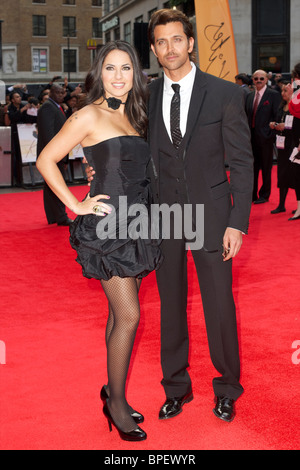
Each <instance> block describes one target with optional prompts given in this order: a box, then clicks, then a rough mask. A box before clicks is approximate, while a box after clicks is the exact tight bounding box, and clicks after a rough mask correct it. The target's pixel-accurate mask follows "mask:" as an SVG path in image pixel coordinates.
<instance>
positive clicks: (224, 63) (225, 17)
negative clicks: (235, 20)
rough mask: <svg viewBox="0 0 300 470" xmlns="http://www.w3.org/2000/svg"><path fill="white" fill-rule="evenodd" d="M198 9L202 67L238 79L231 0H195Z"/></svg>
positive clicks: (203, 69)
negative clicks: (229, 1)
mask: <svg viewBox="0 0 300 470" xmlns="http://www.w3.org/2000/svg"><path fill="white" fill-rule="evenodd" d="M195 10H196V25H197V40H198V53H199V65H200V68H201V70H202V71H203V72H207V73H210V74H211V75H215V76H216V77H219V78H224V79H225V80H228V81H231V82H235V79H234V77H235V76H236V75H237V74H238V66H237V58H236V50H235V42H234V34H233V29H232V22H231V15H230V9H229V5H228V0H195Z"/></svg>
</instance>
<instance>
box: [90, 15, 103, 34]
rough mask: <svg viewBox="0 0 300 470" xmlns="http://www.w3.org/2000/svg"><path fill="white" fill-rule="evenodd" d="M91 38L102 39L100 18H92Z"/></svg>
mask: <svg viewBox="0 0 300 470" xmlns="http://www.w3.org/2000/svg"><path fill="white" fill-rule="evenodd" d="M92 30H93V38H102V25H101V24H100V18H92Z"/></svg>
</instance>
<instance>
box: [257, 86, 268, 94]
mask: <svg viewBox="0 0 300 470" xmlns="http://www.w3.org/2000/svg"><path fill="white" fill-rule="evenodd" d="M266 89H267V85H265V86H264V87H263V88H262V89H261V90H260V91H258V92H257V93H258V94H259V96H260V97H262V95H263V94H264V92H265V91H266Z"/></svg>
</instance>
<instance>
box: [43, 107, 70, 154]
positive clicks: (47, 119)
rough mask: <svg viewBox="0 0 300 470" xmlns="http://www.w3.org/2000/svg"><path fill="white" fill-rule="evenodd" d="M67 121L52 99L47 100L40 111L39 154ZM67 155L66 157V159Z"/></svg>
mask: <svg viewBox="0 0 300 470" xmlns="http://www.w3.org/2000/svg"><path fill="white" fill-rule="evenodd" d="M65 122H66V116H65V115H64V114H63V113H62V111H61V110H60V109H59V108H58V107H57V105H56V104H55V103H54V102H53V101H52V100H50V99H49V100H47V101H46V102H45V103H44V104H43V105H42V106H41V107H40V109H39V111H38V118H37V128H38V141H37V154H38V155H39V154H40V153H41V151H42V150H43V148H44V147H45V146H46V145H47V144H48V143H49V142H50V140H52V139H53V137H54V136H55V135H56V134H57V133H58V132H59V131H60V129H61V128H62V127H63V125H64V123H65ZM66 158H67V157H65V159H66Z"/></svg>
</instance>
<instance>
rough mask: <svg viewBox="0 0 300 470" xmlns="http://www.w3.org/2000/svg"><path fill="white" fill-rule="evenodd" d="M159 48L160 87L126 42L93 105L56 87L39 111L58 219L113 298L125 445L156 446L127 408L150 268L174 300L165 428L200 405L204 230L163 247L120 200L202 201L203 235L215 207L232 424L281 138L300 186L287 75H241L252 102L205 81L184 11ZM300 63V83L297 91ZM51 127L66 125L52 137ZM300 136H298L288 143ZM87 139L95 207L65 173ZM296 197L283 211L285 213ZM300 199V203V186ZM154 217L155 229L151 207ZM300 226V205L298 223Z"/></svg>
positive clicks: (155, 40)
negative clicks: (197, 364) (192, 275)
mask: <svg viewBox="0 0 300 470" xmlns="http://www.w3.org/2000/svg"><path fill="white" fill-rule="evenodd" d="M149 42H150V45H151V50H152V52H153V54H154V55H155V56H156V58H157V60H158V62H159V64H160V65H161V66H162V68H163V71H164V75H163V77H162V78H158V79H155V80H153V81H151V83H150V85H149V86H148V85H147V83H146V80H145V77H144V74H143V71H142V69H141V67H140V65H139V59H138V56H137V52H136V50H135V49H134V48H133V47H132V46H130V45H129V44H128V43H127V42H125V41H120V40H119V41H113V42H110V43H108V44H106V45H105V46H104V47H103V48H101V50H100V51H99V54H98V55H97V57H96V59H95V62H94V64H93V65H92V67H91V70H90V71H89V73H88V74H87V77H86V81H85V92H86V96H85V103H84V106H83V107H81V108H80V109H78V110H76V112H74V113H71V115H70V117H69V118H68V119H67V116H66V113H65V111H64V110H63V109H62V104H63V101H64V98H65V97H64V95H65V88H64V87H62V86H61V85H58V84H52V86H51V88H50V92H49V96H48V99H47V100H46V103H45V104H42V105H41V106H40V108H39V110H38V113H37V125H38V133H39V142H38V158H37V168H38V170H39V171H40V172H41V174H42V175H43V177H44V179H45V189H44V195H46V203H47V204H48V205H49V208H50V209H49V212H47V218H48V223H55V222H56V223H58V225H70V243H71V246H72V248H74V250H76V253H77V262H78V263H79V264H80V265H81V267H82V272H83V275H84V276H85V277H87V278H94V279H98V280H100V282H101V285H102V288H103V290H104V293H105V295H106V297H107V300H108V320H107V327H106V337H105V342H106V347H107V383H106V384H105V385H104V386H103V387H102V388H101V392H100V397H101V399H102V401H103V414H104V417H105V418H106V419H107V421H108V424H109V429H110V430H112V426H114V427H115V428H116V429H117V431H118V432H119V435H120V437H121V438H122V439H124V440H129V441H143V440H145V439H146V438H147V435H146V433H145V431H144V430H143V429H141V428H140V427H139V424H140V423H142V422H143V421H144V416H143V415H142V414H141V413H140V412H137V411H136V410H135V409H134V408H132V407H131V406H130V405H129V403H128V401H127V398H126V382H127V375H128V370H129V364H130V360H131V353H132V349H133V345H134V341H135V336H136V331H137V328H138V324H139V316H140V305H139V298H138V293H139V288H140V285H141V281H142V279H143V278H144V277H145V276H147V275H148V274H149V273H150V272H151V271H156V278H157V285H158V291H159V296H160V301H161V367H162V381H161V384H162V386H163V388H164V392H165V395H166V397H165V402H164V403H163V405H162V406H161V408H160V410H159V414H158V417H159V419H161V420H166V419H171V418H174V417H176V416H177V415H178V414H179V413H181V412H182V411H183V406H184V405H186V404H188V403H190V402H191V401H192V400H193V396H194V390H193V384H192V381H191V377H190V375H189V371H188V369H189V363H188V357H189V332H188V324H187V293H188V277H187V252H188V249H189V246H191V244H192V242H193V239H194V237H195V233H196V235H197V230H196V232H193V233H187V232H185V230H184V229H185V224H184V223H181V224H180V226H181V233H180V237H179V236H178V233H177V232H176V233H175V228H174V227H172V228H171V230H170V233H169V235H168V236H167V237H164V236H162V237H161V238H160V237H158V238H155V239H153V238H152V237H151V236H150V237H149V233H148V236H145V234H144V235H143V236H131V235H132V232H130V230H129V228H131V229H132V227H129V225H130V222H131V221H132V218H131V219H130V218H128V219H127V217H126V219H125V220H126V227H124V226H121V222H122V221H123V216H124V214H123V213H122V210H124V209H123V207H122V206H121V203H120V197H121V196H126V198H127V200H128V205H129V206H130V205H132V206H133V205H135V204H143V206H144V207H146V208H149V207H150V205H151V203H152V202H155V203H158V204H161V205H168V206H169V207H173V205H178V206H179V207H180V208H181V209H182V211H181V212H180V213H181V217H185V207H186V205H189V206H190V205H191V206H192V208H193V211H195V212H193V214H191V217H192V220H191V221H190V222H193V226H194V225H195V226H196V228H197V226H198V225H197V216H198V212H197V208H198V206H199V205H204V214H203V219H202V225H201V226H203V230H204V231H203V243H202V246H201V247H200V248H198V249H194V250H192V249H191V252H192V257H193V261H194V264H195V268H196V271H197V277H198V281H199V287H200V290H201V296H202V303H203V311H204V316H205V324H206V329H207V336H208V343H209V351H210V355H211V360H212V363H213V365H214V367H215V369H216V371H217V374H216V377H214V378H213V380H212V388H213V392H214V396H215V407H214V408H213V413H214V414H215V416H216V417H217V418H219V419H221V420H223V421H226V422H231V421H232V420H233V419H234V417H235V413H236V410H235V403H236V401H237V400H238V398H239V397H240V396H241V394H242V393H243V391H244V389H243V386H242V384H241V383H240V356H239V341H238V334H237V324H236V309H235V302H234V297H233V292H232V260H233V258H234V257H235V256H236V255H238V253H239V250H240V248H241V246H242V240H243V236H244V235H245V234H247V232H248V224H249V216H250V210H251V205H252V203H253V204H262V203H266V202H268V200H269V197H270V191H271V170H272V164H273V154H274V139H275V136H276V135H277V136H278V138H277V139H276V143H277V149H278V162H279V165H278V182H279V183H278V185H279V188H283V189H284V190H285V192H286V191H287V189H288V188H289V187H294V186H292V184H294V183H290V182H289V181H290V180H289V179H287V178H286V177H285V176H284V177H283V176H282V173H283V172H284V164H285V163H286V161H285V163H284V162H283V160H284V159H285V160H286V159H287V158H289V156H290V153H291V152H292V150H293V148H294V149H298V147H299V133H298V132H299V128H298V125H297V121H299V117H294V119H292V118H291V117H289V118H288V116H290V114H289V113H290V112H291V107H290V103H289V99H290V96H291V92H292V91H293V88H292V85H291V84H290V83H284V82H283V81H282V80H281V77H279V76H277V77H275V79H276V83H274V84H272V83H269V81H270V77H269V76H268V74H267V73H266V72H265V71H263V70H257V71H255V72H254V73H253V75H252V77H251V78H252V82H251V84H249V83H247V76H246V75H244V74H240V75H239V76H237V77H236V80H237V83H238V84H240V86H241V87H242V88H243V90H244V93H245V94H244V95H243V93H242V92H241V90H240V89H239V87H238V86H236V85H235V84H232V83H230V82H228V81H225V80H221V79H219V78H217V77H214V76H212V75H209V74H206V73H204V72H202V71H201V70H200V69H199V68H198V67H197V66H196V64H195V49H194V46H195V41H194V33H193V27H192V24H191V22H190V21H189V20H188V18H187V17H186V16H185V15H184V14H183V13H182V12H180V11H178V10H173V9H163V10H158V11H156V12H155V13H154V14H153V15H152V17H151V20H150V22H149ZM299 65H300V64H298V65H296V66H295V69H294V70H293V74H292V77H293V78H292V80H293V83H296V84H297V79H299V78H300V70H299ZM238 81H240V82H238ZM249 85H250V86H249ZM279 89H280V90H281V91H279ZM280 94H281V95H282V98H283V102H282V104H281V103H280V101H281V99H280ZM243 96H244V100H243ZM291 103H292V101H291ZM293 105H295V106H296V105H297V103H296V104H295V102H293ZM10 106H11V105H10ZM14 106H15V108H17V111H18V113H19V114H22V113H25V112H26V113H27V110H28V109H30V108H29V105H27V104H26V105H25V106H24V107H23V108H26V110H25V109H23V108H22V107H21V106H22V105H21V103H19V104H18V106H17V105H16V104H14ZM296 109H297V110H298V107H297V106H296ZM245 111H246V112H245ZM10 116H11V113H9V114H8V117H10ZM47 119H48V121H47ZM49 119H51V122H52V123H53V125H52V126H51V127H52V128H53V129H54V131H53V132H52V134H51V135H50V133H49V132H48V131H49V129H48V128H49V127H50V126H49V125H47V123H49ZM280 124H281V125H280ZM288 131H290V132H291V134H289V135H290V136H291V138H289V137H288V136H287V135H286V136H285V135H283V133H284V132H288ZM279 137H286V138H285V139H282V138H281V139H280V138H279ZM79 143H80V144H81V145H82V147H83V150H84V154H85V158H86V160H87V162H88V165H89V167H88V169H87V172H88V175H89V181H90V191H89V192H88V194H87V195H86V197H85V199H84V200H83V201H78V200H77V198H76V197H75V196H74V194H73V193H72V192H71V191H70V189H69V188H68V186H67V184H66V182H65V180H64V178H63V176H62V171H61V168H60V165H61V163H63V162H64V160H65V158H66V156H67V155H68V152H70V151H71V149H72V148H74V147H75V146H76V145H78V144H79ZM279 144H280V145H279ZM282 150H284V152H282ZM224 155H225V157H226V162H227V164H228V166H229V169H230V183H229V181H228V178H227V172H226V165H225V160H224ZM296 157H297V154H296ZM296 160H297V158H296ZM289 163H290V165H291V171H290V172H289V174H290V175H294V176H295V175H296V172H295V167H292V165H295V166H296V168H297V169H298V170H299V168H300V165H298V164H297V163H294V162H292V161H291V160H289ZM260 171H261V172H262V185H261V187H260V188H259V184H258V182H259V179H258V176H259V172H260ZM281 172H282V173H281ZM293 181H294V180H293ZM295 184H296V183H295ZM294 189H296V187H295V188H294ZM285 192H284V191H282V193H281V200H280V203H279V206H278V208H277V209H278V210H277V211H276V212H274V211H273V213H278V212H281V211H283V210H284V209H285V208H284V197H283V196H284V194H285ZM296 194H297V199H298V192H297V190H296ZM53 201H56V202H55V204H56V203H59V204H60V205H61V210H60V211H59V213H58V215H57V216H56V215H55V214H54V212H53V211H52V205H53V204H52V203H53ZM65 206H67V207H68V208H69V209H70V210H71V211H72V212H73V213H74V214H76V216H77V217H76V219H75V220H74V221H69V220H67V219H66V213H65ZM130 207H131V206H130ZM45 210H46V206H45ZM126 210H127V208H126ZM51 211H52V212H51ZM116 213H118V214H119V219H118V220H119V223H120V225H117V227H115V230H116V233H117V234H118V236H110V235H111V234H110V232H109V230H108V231H106V232H105V236H99V223H100V222H99V221H104V226H106V225H105V223H106V224H107V227H110V223H111V222H110V221H111V220H114V222H115V223H116V222H117V221H116V219H114V217H115V214H116ZM110 217H112V218H110ZM143 217H144V219H143V220H145V219H146V221H147V223H149V226H151V220H148V219H149V218H150V211H148V212H147V211H146V214H143ZM174 217H175V215H174ZM299 218H300V208H299V210H298V208H297V210H296V212H295V214H294V217H293V218H292V220H297V219H299ZM101 219H102V220H101ZM141 220H142V219H141ZM124 228H125V229H126V230H125V232H126V236H124ZM121 234H122V235H121ZM102 235H103V234H102Z"/></svg>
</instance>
